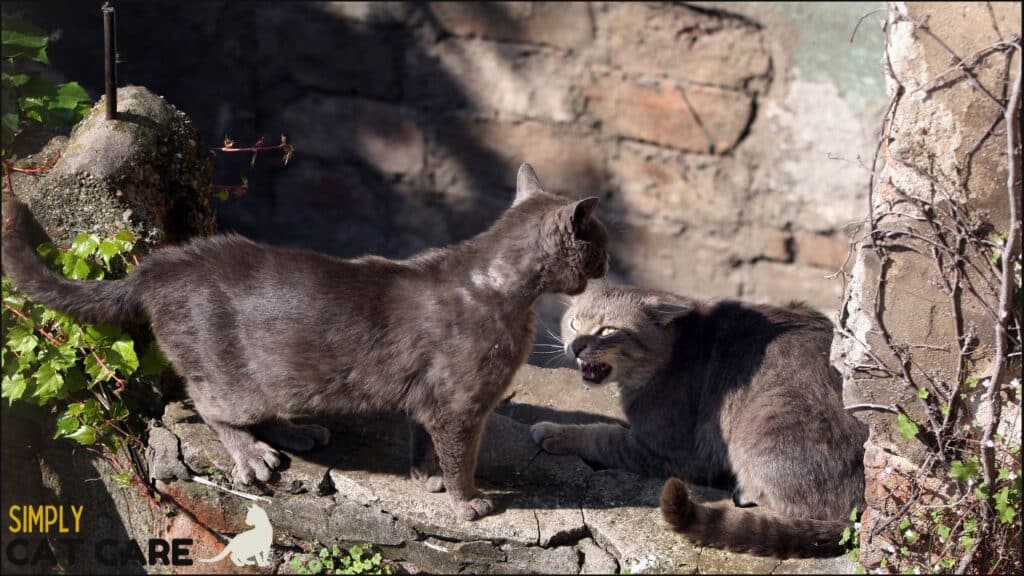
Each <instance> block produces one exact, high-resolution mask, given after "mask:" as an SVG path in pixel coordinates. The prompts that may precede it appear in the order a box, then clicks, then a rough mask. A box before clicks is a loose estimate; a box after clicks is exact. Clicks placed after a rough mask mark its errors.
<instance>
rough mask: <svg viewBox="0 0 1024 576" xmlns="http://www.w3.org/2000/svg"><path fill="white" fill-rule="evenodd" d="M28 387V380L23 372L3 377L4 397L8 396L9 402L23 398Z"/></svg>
mask: <svg viewBox="0 0 1024 576" xmlns="http://www.w3.org/2000/svg"><path fill="white" fill-rule="evenodd" d="M27 387H28V380H26V379H25V376H24V375H22V374H12V375H5V376H4V379H3V394H2V395H3V397H4V398H7V402H8V404H11V403H13V402H14V401H15V400H17V399H19V398H21V397H22V396H23V395H24V394H25V389H26V388H27Z"/></svg>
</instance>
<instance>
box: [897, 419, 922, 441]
mask: <svg viewBox="0 0 1024 576" xmlns="http://www.w3.org/2000/svg"><path fill="white" fill-rule="evenodd" d="M896 428H898V429H899V431H900V436H903V439H904V440H910V439H911V438H914V437H916V436H917V431H918V428H917V424H915V423H914V421H913V420H911V419H910V418H907V416H906V415H905V414H900V415H899V416H897V417H896Z"/></svg>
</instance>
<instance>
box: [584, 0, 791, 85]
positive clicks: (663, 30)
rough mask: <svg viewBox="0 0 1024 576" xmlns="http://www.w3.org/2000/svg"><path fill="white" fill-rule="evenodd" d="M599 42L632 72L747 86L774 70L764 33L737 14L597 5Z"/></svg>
mask: <svg viewBox="0 0 1024 576" xmlns="http://www.w3.org/2000/svg"><path fill="white" fill-rule="evenodd" d="M595 20H596V28H597V45H598V46H600V49H601V50H602V52H603V55H604V58H605V59H606V60H607V62H608V63H609V64H611V65H612V66H615V67H618V68H622V69H623V70H626V71H628V72H640V73H646V74H656V75H667V76H669V77H671V78H674V79H679V80H687V81H691V82H699V83H702V84H713V85H716V86H730V87H740V86H743V85H744V84H745V83H746V82H747V81H748V80H750V79H751V78H756V77H761V76H766V75H767V74H768V72H769V70H770V68H771V62H770V57H769V54H768V51H767V50H766V49H765V47H764V42H763V38H762V33H761V32H760V31H759V30H758V29H757V28H756V27H755V26H753V25H750V24H748V23H746V22H744V21H742V20H740V19H738V18H730V17H727V16H721V15H710V14H702V13H700V12H697V11H696V10H693V9H692V8H689V7H686V6H681V5H677V4H670V3H645V2H610V3H605V4H602V5H600V6H599V7H598V8H597V9H595Z"/></svg>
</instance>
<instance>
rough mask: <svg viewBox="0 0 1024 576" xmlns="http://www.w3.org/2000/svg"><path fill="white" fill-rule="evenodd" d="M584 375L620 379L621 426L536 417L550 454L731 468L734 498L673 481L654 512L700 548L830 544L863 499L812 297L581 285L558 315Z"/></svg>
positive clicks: (655, 470)
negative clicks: (753, 298) (729, 501)
mask: <svg viewBox="0 0 1024 576" xmlns="http://www.w3.org/2000/svg"><path fill="white" fill-rule="evenodd" d="M562 336H563V339H564V341H565V342H566V352H567V354H569V355H570V356H571V357H572V358H573V359H575V360H576V361H577V363H578V364H579V366H580V370H581V371H582V373H583V379H584V380H586V381H588V382H592V383H595V384H599V383H602V382H605V381H613V382H616V383H618V386H619V389H620V391H619V394H620V399H621V403H622V408H623V410H624V412H625V414H626V416H627V418H628V419H629V425H630V427H629V428H624V427H622V426H618V425H608V424H591V425H584V426H561V425H557V424H552V423H549V422H541V423H539V424H536V425H534V426H533V428H532V429H531V433H532V435H533V438H534V440H535V441H536V442H537V443H538V444H540V445H541V446H542V447H543V448H544V449H545V450H547V451H548V452H554V453H575V454H578V455H579V456H581V457H583V458H584V459H586V460H589V461H591V462H595V463H598V464H600V465H603V466H607V467H612V468H625V469H628V470H631V471H633V472H636V473H639V474H645V475H649V476H658V477H665V476H679V477H681V478H684V479H686V480H689V481H697V482H701V481H706V480H708V479H709V478H715V477H719V476H721V475H723V474H731V475H733V476H734V478H735V481H736V484H735V489H734V491H733V500H734V502H735V503H736V505H737V506H747V505H752V504H758V505H763V506H766V507H769V508H771V509H773V510H775V511H776V512H778V513H781V514H782V515H784V516H777V515H765V514H755V513H753V512H749V511H745V510H737V509H735V508H732V509H728V508H726V509H723V508H716V507H710V506H705V505H702V504H697V503H694V502H691V501H690V500H689V498H688V496H687V492H686V486H685V484H683V482H681V481H680V480H678V479H676V478H671V479H670V480H669V481H668V483H666V485H665V488H664V490H663V494H662V513H663V515H664V516H665V518H666V520H667V521H668V522H669V523H670V524H671V525H672V526H673V528H674V529H675V530H676V531H678V532H681V533H682V534H684V535H685V536H687V537H688V538H690V539H691V540H693V541H695V542H696V543H698V544H700V545H707V546H713V547H719V548H727V549H731V550H734V551H740V552H749V553H753V554H759V555H776V556H782V557H789V556H829V555H837V554H840V553H842V549H841V548H840V547H839V546H838V542H839V539H840V536H841V533H842V531H843V529H844V528H845V527H847V526H848V525H849V523H848V521H847V520H848V516H849V514H850V511H851V510H852V509H853V508H854V507H855V506H857V507H860V508H863V505H862V499H863V494H864V469H863V447H862V445H863V443H864V441H865V440H867V432H866V429H865V428H864V427H863V426H862V425H861V424H860V423H859V422H858V421H857V420H856V419H854V418H853V417H852V416H850V415H849V414H848V413H847V412H846V411H845V410H844V409H843V403H842V390H841V379H840V375H839V373H838V372H837V371H836V370H835V369H834V368H832V366H831V365H830V364H829V347H830V344H831V341H832V324H831V322H829V320H828V319H827V318H825V317H824V316H822V315H821V314H819V313H817V312H815V311H813V310H811V309H810V308H808V307H806V306H804V305H802V304H799V303H793V304H790V305H789V306H786V307H783V308H778V307H772V306H754V305H747V304H742V303H739V302H731V301H722V302H717V303H709V304H699V303H697V302H694V301H692V300H689V299H686V298H682V297H680V296H676V295H674V294H669V293H666V292H659V291H654V290H645V289H641V288H633V287H626V286H615V287H607V286H602V285H597V284H596V283H591V286H590V287H589V288H588V289H587V290H586V292H584V293H583V294H582V295H580V296H578V297H576V298H574V299H573V303H572V305H571V307H570V308H569V310H568V311H567V312H566V313H565V316H564V318H563V320H562Z"/></svg>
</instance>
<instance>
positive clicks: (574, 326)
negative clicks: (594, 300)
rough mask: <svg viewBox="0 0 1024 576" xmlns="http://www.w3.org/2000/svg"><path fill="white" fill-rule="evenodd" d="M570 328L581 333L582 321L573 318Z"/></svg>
mask: <svg viewBox="0 0 1024 576" xmlns="http://www.w3.org/2000/svg"><path fill="white" fill-rule="evenodd" d="M569 327H570V328H572V329H573V330H575V331H577V332H579V331H580V321H579V320H577V319H575V318H573V319H572V322H569Z"/></svg>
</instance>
